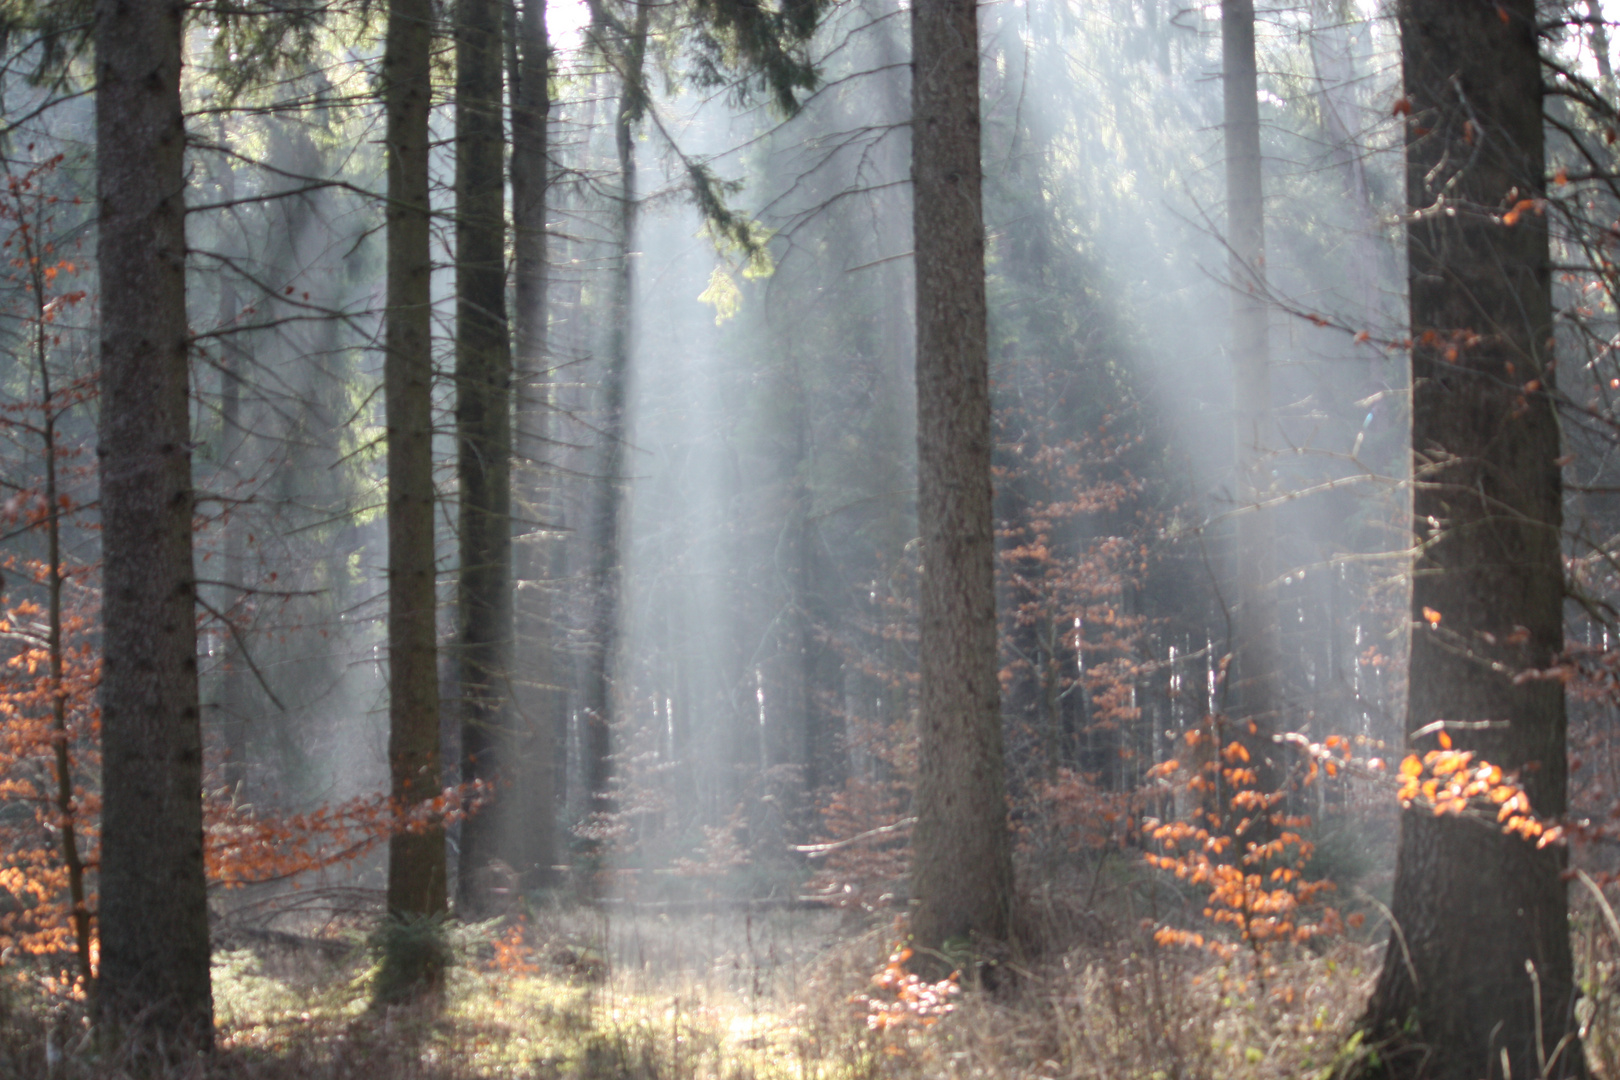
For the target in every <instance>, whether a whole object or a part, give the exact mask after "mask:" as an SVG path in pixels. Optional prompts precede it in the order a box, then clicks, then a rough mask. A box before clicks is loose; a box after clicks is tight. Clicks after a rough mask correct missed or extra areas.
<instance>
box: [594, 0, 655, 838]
mask: <svg viewBox="0 0 1620 1080" xmlns="http://www.w3.org/2000/svg"><path fill="white" fill-rule="evenodd" d="M650 13H651V8H650V6H649V5H648V4H645V3H640V2H637V3H636V14H635V18H634V19H633V21H632V24H631V26H630V27H629V28H623V27H622V26H620V25H619V24H618V23H617V22H616V21H615V26H618V27H619V29H618V30H617V33H618V37H619V40H618V41H617V42H615V45H614V52H615V54H616V58H615V63H616V65H617V66H618V68H619V79H620V90H619V107H618V110H617V113H616V115H615V116H614V120H613V137H614V145H615V147H616V148H617V152H618V158H619V191H618V195H617V199H616V203H617V206H616V208H617V211H618V221H617V222H616V227H615V229H614V233H615V243H616V247H617V250H616V251H615V253H614V259H613V284H612V289H613V294H612V295H613V299H612V303H611V314H610V315H609V318H611V319H612V326H611V327H610V328H609V331H608V335H609V340H608V356H607V371H606V372H605V373H604V375H603V379H602V415H601V419H600V421H599V424H600V429H601V438H602V452H601V458H600V462H601V464H600V466H599V471H600V474H601V480H600V486H599V490H598V493H597V502H596V520H595V521H594V522H593V525H592V531H591V545H592V560H593V565H592V567H591V576H590V589H591V604H592V618H591V628H590V629H591V637H590V642H589V643H588V646H587V648H588V652H587V655H586V673H585V678H584V679H583V686H582V687H581V690H582V695H581V696H582V702H581V704H582V706H583V708H582V712H583V713H584V719H585V787H586V790H587V791H588V792H589V794H590V797H591V805H590V810H591V812H597V813H599V812H605V811H608V810H610V809H611V808H612V806H611V802H610V800H609V791H610V788H611V785H612V781H613V763H612V757H611V754H612V726H613V725H612V720H613V716H612V712H613V680H614V674H615V672H614V668H615V661H616V659H617V658H616V656H615V654H616V652H617V650H618V622H619V586H620V578H621V573H620V551H619V544H620V537H619V524H620V518H621V516H622V515H623V512H624V495H625V491H624V477H623V473H624V440H625V421H624V402H625V389H626V384H627V382H628V380H629V374H630V348H631V342H632V338H631V330H632V325H631V320H632V318H633V316H634V311H633V310H632V303H633V300H634V297H633V288H634V285H635V282H634V275H633V273H632V268H631V251H632V247H633V245H634V243H635V233H636V149H635V133H636V125H637V123H638V122H639V121H640V119H641V114H642V111H643V103H644V100H645V94H646V88H645V87H644V86H643V85H642V78H643V67H644V64H645V60H646V54H647V20H648V16H649V15H650ZM601 32H603V33H609V32H610V31H608V30H607V28H606V27H603V28H602V30H601Z"/></svg>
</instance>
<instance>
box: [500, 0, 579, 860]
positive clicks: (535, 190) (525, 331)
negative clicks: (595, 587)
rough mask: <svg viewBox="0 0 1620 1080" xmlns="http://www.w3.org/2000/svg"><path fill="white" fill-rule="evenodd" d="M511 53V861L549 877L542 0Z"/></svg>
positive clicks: (552, 686) (551, 713)
mask: <svg viewBox="0 0 1620 1080" xmlns="http://www.w3.org/2000/svg"><path fill="white" fill-rule="evenodd" d="M515 21H516V23H517V33H516V34H515V35H514V38H515V41H514V43H513V45H511V46H509V47H508V55H509V56H513V57H515V61H516V62H515V63H514V62H511V61H509V63H508V66H509V67H510V68H511V69H512V72H513V75H512V79H511V82H512V87H513V89H512V97H513V104H512V164H511V174H512V247H513V256H514V259H513V263H514V271H515V277H516V281H515V283H514V284H515V295H516V299H515V303H516V307H515V310H514V311H513V329H514V331H515V337H516V346H517V354H516V357H515V360H516V366H517V374H516V380H517V381H516V389H515V393H516V398H517V400H516V410H515V416H514V418H513V424H514V429H515V430H514V432H513V448H514V452H515V461H514V463H513V468H514V473H513V483H512V500H513V504H514V505H513V511H514V514H515V515H516V518H517V520H516V522H515V529H514V533H515V534H516V535H515V537H514V541H513V552H512V557H513V565H512V573H513V575H514V577H515V579H516V591H515V594H514V598H513V602H514V604H515V605H516V612H515V619H516V623H515V626H514V631H513V633H514V638H515V646H516V650H517V665H518V666H517V670H516V674H517V682H516V687H515V689H514V693H513V702H514V708H515V713H516V716H515V724H516V734H517V740H516V743H515V744H514V748H513V749H514V754H515V757H514V768H515V770H516V771H515V777H516V779H515V781H514V782H515V785H516V790H515V791H514V792H513V800H514V804H513V806H512V812H511V819H512V822H513V824H514V825H515V826H516V829H515V835H514V837H513V841H512V844H513V846H512V851H513V855H514V857H515V858H516V860H517V861H516V862H515V863H514V864H513V866H514V869H516V870H517V871H518V872H519V874H520V875H521V876H522V877H523V878H524V879H526V880H529V881H535V880H541V881H543V880H547V879H549V878H550V876H551V867H552V864H553V863H555V862H556V861H557V850H556V825H555V820H554V818H555V809H554V808H555V805H556V800H557V796H556V784H555V783H554V778H555V776H556V773H557V768H556V764H557V760H556V759H557V747H558V746H560V745H563V744H562V742H561V740H559V739H558V738H557V735H558V733H559V730H560V729H561V727H562V724H563V722H564V721H565V719H566V717H567V711H568V695H567V691H566V690H565V689H564V688H563V687H562V685H560V684H561V681H562V680H561V674H560V665H559V664H558V650H557V639H556V636H555V635H556V628H555V624H554V619H553V614H552V594H551V592H550V590H551V588H552V587H553V582H554V580H555V579H556V576H557V575H556V573H555V572H554V571H555V568H554V565H553V564H554V562H555V561H556V557H557V551H558V544H557V542H556V537H555V536H553V535H552V534H551V533H550V532H548V531H547V530H548V528H549V525H550V520H551V518H552V516H553V511H552V505H553V500H552V498H551V488H550V485H549V484H548V483H547V482H546V474H545V472H544V465H545V459H544V455H545V454H546V445H547V438H548V436H549V434H550V432H551V427H552V425H551V412H550V410H551V408H552V388H551V364H550V360H549V357H548V335H547V325H546V319H547V280H546V192H547V189H548V187H549V171H548V165H547V156H548V142H549V138H550V128H549V126H548V121H549V115H550V111H551V97H550V78H551V41H550V38H549V37H548V35H547V33H546V4H545V0H526V2H525V3H524V4H523V11H522V14H521V17H520V18H519V19H517V20H515Z"/></svg>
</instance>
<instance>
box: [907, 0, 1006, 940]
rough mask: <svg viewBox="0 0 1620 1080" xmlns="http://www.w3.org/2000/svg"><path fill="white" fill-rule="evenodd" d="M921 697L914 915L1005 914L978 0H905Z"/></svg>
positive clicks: (987, 932) (990, 920)
mask: <svg viewBox="0 0 1620 1080" xmlns="http://www.w3.org/2000/svg"><path fill="white" fill-rule="evenodd" d="M911 42H912V45H911V47H912V90H911V108H912V158H911V160H912V184H913V192H912V199H913V211H912V226H913V235H914V237H915V241H914V247H915V251H916V274H917V284H916V289H917V294H916V295H917V352H916V356H917V474H918V475H917V519H918V530H919V533H920V535H921V541H922V563H923V573H922V582H921V590H920V607H921V619H920V633H921V638H920V641H919V645H918V651H919V658H920V663H921V675H922V682H921V698H920V702H919V715H918V733H919V737H920V741H919V762H918V777H917V795H916V812H917V826H916V832H915V833H914V835H913V841H912V843H913V854H912V871H911V889H912V902H913V904H914V905H915V906H914V907H913V910H912V918H911V928H912V932H913V934H914V935H915V936H916V940H917V942H918V943H919V944H921V945H923V946H926V947H930V948H938V947H939V946H941V945H942V944H944V943H945V942H947V941H949V940H952V939H959V938H963V937H966V936H969V935H976V936H979V937H982V938H988V939H1001V938H1005V937H1006V936H1007V934H1008V932H1009V930H1010V925H1009V917H1008V916H1009V908H1010V906H1011V901H1012V857H1011V848H1010V845H1009V841H1008V834H1007V807H1006V803H1005V799H1004V797H1003V786H1004V783H1005V779H1004V776H1003V766H1002V743H1001V714H1000V692H999V687H998V685H997V681H996V671H997V655H996V598H995V542H994V528H993V519H992V513H991V485H990V444H991V436H990V365H989V346H988V339H987V330H986V322H985V318H986V316H985V287H984V222H983V217H982V205H981V193H980V187H981V176H982V172H981V166H980V160H979V28H978V9H977V5H976V4H975V3H974V0H917V2H915V3H914V4H913V5H912V8H911Z"/></svg>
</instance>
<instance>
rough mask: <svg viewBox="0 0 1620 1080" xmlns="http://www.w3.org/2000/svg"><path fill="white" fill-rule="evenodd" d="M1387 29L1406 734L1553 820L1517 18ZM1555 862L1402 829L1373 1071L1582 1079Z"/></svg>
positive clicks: (1557, 748) (1371, 1019) (1551, 549)
mask: <svg viewBox="0 0 1620 1080" xmlns="http://www.w3.org/2000/svg"><path fill="white" fill-rule="evenodd" d="M1400 21H1401V49H1402V58H1403V65H1402V66H1403V74H1404V76H1405V80H1406V88H1405V93H1406V98H1407V100H1408V101H1409V102H1410V104H1411V116H1410V118H1409V121H1408V129H1407V141H1406V184H1407V188H1406V193H1407V204H1408V207H1409V208H1410V211H1411V213H1410V215H1409V217H1408V225H1407V233H1406V238H1407V252H1408V257H1409V260H1410V270H1409V275H1410V276H1409V282H1408V283H1409V287H1410V297H1411V299H1410V303H1411V331H1412V338H1413V341H1414V345H1413V350H1412V464H1413V477H1414V480H1415V481H1416V483H1415V485H1414V496H1413V520H1414V525H1415V532H1416V536H1415V540H1416V543H1417V556H1416V558H1415V559H1414V562H1413V579H1412V619H1411V626H1412V631H1411V689H1410V692H1409V693H1410V696H1409V703H1408V711H1407V718H1406V724H1407V734H1408V737H1409V738H1411V739H1412V740H1413V742H1412V745H1411V750H1412V751H1413V752H1415V753H1422V752H1423V751H1424V750H1425V749H1432V748H1433V746H1434V738H1435V736H1433V735H1425V736H1423V737H1421V738H1420V737H1419V736H1418V734H1417V733H1419V732H1427V731H1429V730H1431V729H1432V728H1433V727H1434V726H1435V725H1436V724H1443V725H1444V726H1445V727H1446V729H1447V730H1448V732H1449V734H1450V738H1451V740H1452V742H1453V744H1454V745H1455V746H1456V747H1458V748H1459V749H1466V750H1472V751H1474V752H1475V753H1476V754H1477V755H1478V757H1479V758H1480V759H1483V760H1488V761H1490V762H1491V763H1492V764H1495V765H1498V766H1500V767H1501V768H1502V769H1503V770H1504V771H1508V772H1515V773H1518V774H1519V775H1520V777H1521V780H1522V782H1523V783H1524V785H1525V787H1526V789H1527V791H1528V793H1529V795H1530V799H1531V802H1532V805H1533V807H1534V809H1535V811H1536V812H1537V813H1539V814H1543V815H1558V814H1561V813H1563V812H1564V809H1565V782H1566V772H1567V766H1566V761H1565V742H1564V740H1565V717H1564V693H1563V688H1562V686H1561V684H1559V683H1558V682H1557V681H1556V680H1546V679H1530V680H1527V681H1525V680H1519V679H1516V678H1515V675H1516V674H1518V673H1520V672H1524V671H1528V670H1531V669H1538V668H1547V667H1548V666H1550V665H1551V664H1553V663H1554V661H1555V658H1556V657H1557V656H1558V654H1559V653H1560V651H1561V650H1562V648H1563V626H1564V623H1563V597H1564V578H1563V568H1562V562H1561V556H1560V525H1561V517H1560V502H1559V498H1560V476H1559V465H1558V463H1557V460H1556V459H1557V458H1558V453H1559V433H1558V419H1557V415H1556V413H1555V410H1554V407H1553V402H1552V399H1551V397H1550V396H1549V391H1550V389H1551V386H1550V384H1551V381H1552V368H1551V360H1552V341H1551V335H1552V324H1553V319H1552V303H1551V294H1550V284H1549V282H1550V275H1549V267H1548V240H1547V227H1546V219H1545V218H1544V217H1542V216H1540V215H1538V214H1537V213H1535V212H1534V211H1533V209H1531V208H1530V207H1528V206H1522V205H1521V206H1520V209H1519V211H1518V213H1516V214H1512V213H1510V214H1507V215H1505V214H1504V211H1509V212H1511V211H1512V210H1513V208H1514V207H1515V206H1516V205H1520V200H1530V199H1536V198H1539V197H1541V196H1542V193H1543V189H1544V177H1543V170H1544V168H1545V164H1544V158H1543V142H1542V114H1541V94H1542V83H1541V73H1540V63H1539V57H1538V53H1537V37H1536V5H1535V3H1534V0H1503V2H1502V3H1459V2H1457V0H1403V3H1402V4H1401V7H1400ZM1565 864H1566V855H1565V852H1564V850H1563V849H1562V848H1559V847H1557V846H1553V847H1548V848H1544V849H1541V850H1537V848H1536V846H1535V844H1533V843H1529V842H1526V841H1524V840H1521V839H1519V838H1517V837H1509V836H1503V835H1502V834H1501V833H1500V832H1499V831H1498V830H1497V829H1496V828H1495V826H1494V823H1493V822H1486V823H1481V822H1479V821H1475V820H1470V819H1467V818H1463V817H1457V816H1451V815H1447V816H1440V817H1437V816H1435V815H1434V814H1433V813H1432V812H1431V811H1430V810H1428V809H1427V808H1423V807H1417V806H1414V807H1413V808H1412V809H1410V810H1407V811H1406V812H1405V813H1404V814H1403V815H1402V818H1401V833H1400V848H1399V853H1398V855H1397V859H1396V870H1395V889H1394V897H1393V899H1392V901H1391V910H1392V913H1393V917H1394V921H1395V924H1396V928H1397V932H1396V934H1395V935H1394V937H1392V939H1391V943H1390V945H1389V947H1388V949H1387V950H1386V952H1385V956H1384V968H1383V972H1382V974H1381V976H1380V978H1379V981H1378V987H1377V989H1376V991H1375V992H1374V994H1373V998H1372V1002H1371V1005H1370V1006H1369V1011H1368V1017H1367V1021H1366V1023H1367V1025H1368V1027H1369V1028H1370V1030H1371V1033H1372V1035H1373V1036H1374V1037H1376V1038H1384V1037H1386V1036H1387V1037H1390V1038H1391V1039H1393V1040H1394V1041H1395V1043H1396V1045H1395V1046H1392V1047H1391V1048H1389V1049H1387V1050H1385V1051H1383V1052H1382V1053H1383V1057H1384V1060H1385V1061H1386V1062H1387V1063H1388V1068H1389V1070H1390V1073H1391V1075H1394V1076H1419V1075H1421V1076H1425V1077H1430V1076H1432V1077H1439V1078H1456V1080H1464V1078H1466V1080H1478V1077H1479V1076H1481V1075H1482V1074H1484V1075H1487V1076H1490V1077H1499V1076H1505V1075H1506V1074H1507V1068H1508V1065H1511V1071H1512V1075H1513V1076H1517V1077H1526V1076H1580V1075H1584V1073H1585V1065H1584V1060H1583V1057H1582V1052H1581V1047H1580V1043H1579V1040H1578V1038H1577V1036H1576V1022H1575V1017H1574V994H1575V990H1574V986H1573V980H1572V977H1571V962H1570V944H1569V924H1568V914H1567V904H1566V897H1565V887H1564V882H1563V879H1562V877H1561V872H1562V871H1563V869H1564V866H1565ZM1538 1003H1539V1006H1540V1015H1539V1016H1538V1015H1537V1005H1538ZM1402 1049H1404V1050H1405V1051H1406V1052H1405V1053H1402V1052H1401V1050H1402ZM1555 1058H1556V1061H1555V1060H1554V1059H1555ZM1504 1059H1505V1060H1504ZM1543 1060H1545V1061H1547V1062H1553V1063H1552V1064H1549V1065H1547V1066H1546V1067H1543V1064H1542V1062H1543Z"/></svg>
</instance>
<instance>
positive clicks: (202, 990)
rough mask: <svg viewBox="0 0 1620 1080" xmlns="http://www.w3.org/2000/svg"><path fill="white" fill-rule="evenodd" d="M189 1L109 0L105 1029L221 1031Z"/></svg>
mask: <svg viewBox="0 0 1620 1080" xmlns="http://www.w3.org/2000/svg"><path fill="white" fill-rule="evenodd" d="M182 12H183V6H182V5H181V4H179V3H130V2H128V0H102V2H101V3H99V4H98V5H97V8H96V142H97V147H98V153H97V178H96V182H97V198H98V201H99V216H100V220H99V226H100V233H99V239H98V244H97V259H98V261H99V264H100V274H101V421H100V423H101V429H100V440H101V443H100V447H99V449H98V454H99V457H100V464H101V520H102V558H103V567H104V569H103V575H104V587H105V593H104V597H103V601H102V646H103V649H104V653H105V661H104V666H103V668H102V678H101V724H102V769H103V788H102V799H103V803H102V806H103V810H102V837H101V851H102V855H101V889H100V891H101V911H100V935H101V981H100V986H99V992H98V999H97V1009H98V1011H99V1013H100V1017H101V1020H102V1021H103V1023H106V1024H109V1025H111V1026H113V1027H115V1028H123V1029H124V1030H126V1031H127V1032H129V1033H132V1034H134V1035H135V1036H136V1037H137V1038H140V1039H141V1040H142V1041H150V1042H152V1043H153V1045H159V1044H161V1045H162V1046H164V1047H166V1048H169V1049H171V1050H177V1049H180V1048H199V1047H201V1048H206V1047H208V1046H209V1045H211V1043H212V1041H213V1002H212V997H211V993H210V989H209V981H208V900H207V892H206V890H207V883H206V881H205V878H204V871H203V837H202V725H201V716H200V706H199V702H198V692H197V630H196V579H195V574H194V572H193V569H192V561H191V509H192V487H191V452H190V439H191V421H190V415H189V411H188V409H189V403H188V397H187V358H186V348H187V344H186V335H187V330H186V290H185V246H186V244H185V206H184V192H185V177H184V172H183V166H184V149H185V130H184V125H183V122H182V119H181V108H180V31H181V17H182Z"/></svg>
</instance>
